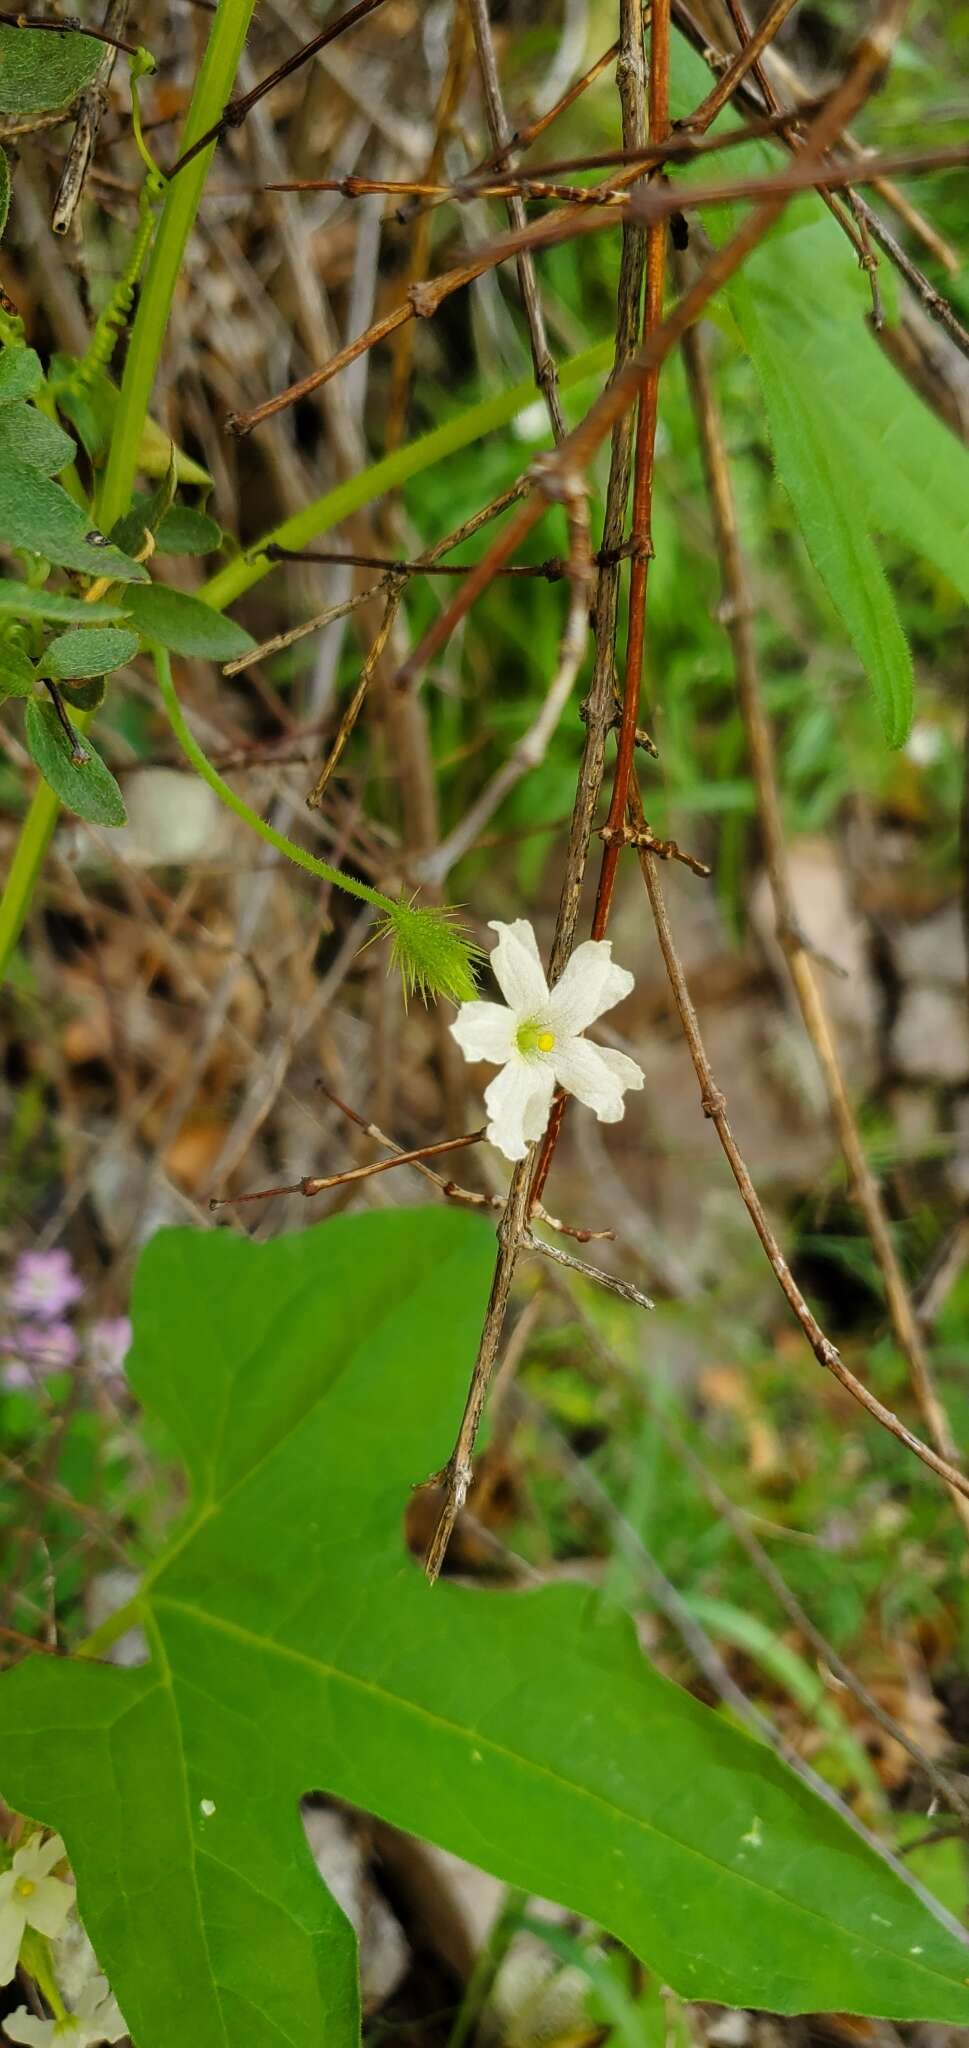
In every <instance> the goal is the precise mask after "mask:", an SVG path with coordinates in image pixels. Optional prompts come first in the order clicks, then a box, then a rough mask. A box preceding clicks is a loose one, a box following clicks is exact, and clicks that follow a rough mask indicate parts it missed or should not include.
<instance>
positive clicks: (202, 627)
mask: <svg viewBox="0 0 969 2048" xmlns="http://www.w3.org/2000/svg"><path fill="white" fill-rule="evenodd" d="M129 609H130V611H131V616H132V618H133V619H134V621H135V624H136V626H140V628H141V630H142V632H143V633H144V635H145V638H146V639H147V640H157V641H159V642H160V644H161V646H162V647H168V648H170V650H171V652H172V653H173V654H188V655H198V656H202V657H204V658H205V659H206V660H208V661H234V660H235V658H236V656H237V655H239V654H247V653H248V652H249V649H250V647H255V644H256V643H255V641H254V639H253V637H252V634H251V633H247V632H246V630H245V627H244V626H238V625H237V624H236V622H235V620H234V619H227V618H226V616H225V613H224V612H217V611H213V609H212V606H211V605H210V604H203V602H202V599H201V598H199V597H189V595H188V593H187V592H186V591H184V590H171V589H170V588H169V587H168V585H167V584H165V583H152V584H150V585H149V586H148V588H147V589H145V590H139V591H137V592H135V591H132V593H131V599H130V604H129Z"/></svg>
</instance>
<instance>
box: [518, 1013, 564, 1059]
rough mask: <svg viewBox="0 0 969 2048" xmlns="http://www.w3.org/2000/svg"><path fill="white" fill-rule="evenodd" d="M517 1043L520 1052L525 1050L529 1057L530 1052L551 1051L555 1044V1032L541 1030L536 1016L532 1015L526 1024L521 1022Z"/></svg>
mask: <svg viewBox="0 0 969 2048" xmlns="http://www.w3.org/2000/svg"><path fill="white" fill-rule="evenodd" d="M515 1043H516V1045H517V1047H518V1050H519V1052H523V1053H524V1054H525V1056H526V1058H527V1057H528V1054H529V1053H534V1052H551V1051H552V1048H553V1046H554V1044H555V1033H554V1031H540V1030H539V1027H538V1025H537V1024H536V1022H535V1019H534V1017H531V1018H529V1020H528V1022H527V1023H526V1024H519V1026H518V1030H517V1032H516V1034H515Z"/></svg>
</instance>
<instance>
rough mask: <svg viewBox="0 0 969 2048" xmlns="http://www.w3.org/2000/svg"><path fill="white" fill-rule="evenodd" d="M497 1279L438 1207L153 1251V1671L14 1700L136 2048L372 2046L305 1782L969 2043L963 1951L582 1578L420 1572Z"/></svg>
mask: <svg viewBox="0 0 969 2048" xmlns="http://www.w3.org/2000/svg"><path fill="white" fill-rule="evenodd" d="M493 1261H494V1238H493V1233H492V1232H491V1231H490V1230H489V1229H488V1227H487V1226H486V1225H485V1224H483V1223H482V1222H481V1221H480V1220H479V1219H477V1218H473V1217H469V1216H467V1215H464V1214H460V1213H456V1212H455V1211H453V1210H445V1209H436V1210H423V1211H420V1210H418V1211H415V1210H404V1211H397V1212H389V1213H379V1214H371V1215H366V1216H357V1217H345V1216H341V1217H337V1218H334V1219H332V1220H330V1221H328V1222H326V1223H324V1224H322V1225H321V1226H319V1227H318V1228H316V1229H312V1230H306V1231H302V1232H300V1233H298V1234H296V1235H293V1236H290V1237H281V1238H277V1239H276V1240H274V1241H273V1242H270V1243H268V1244H258V1243H255V1242H252V1241H250V1240H247V1239H244V1238H236V1237H233V1236H230V1235H229V1234H228V1233H225V1234H223V1233H203V1232H196V1231H187V1230H175V1231H164V1232H162V1233H160V1234H159V1235H158V1236H156V1237H155V1238H154V1239H153V1241H152V1242H151V1244H150V1245H149V1246H148V1248H147V1250H146V1252H145V1253H144V1254H143V1257H142V1261H141V1264H140V1267H139V1270H138V1274H137V1277H136V1283H135V1293H134V1321H135V1345H134V1351H133V1353H132V1356H131V1361H130V1374H131V1379H132V1383H133V1385H134V1388H135V1390H136V1392H137V1393H138V1394H139V1395H140V1397H141V1398H142V1400H143V1401H144V1403H145V1405H146V1407H147V1408H149V1409H150V1410H151V1411H152V1412H153V1414H154V1416H155V1417H156V1418H157V1420H159V1421H160V1422H162V1423H163V1424H165V1425H166V1426H167V1428H168V1430H169V1431H170V1432H171V1434H172V1436H173V1437H174V1439H175V1441H176V1443H177V1444H178V1446H179V1449H180V1452H181V1455H182V1457H183V1459H184V1461H185V1464H186V1467H187V1469H188V1472H189V1474H190V1478H191V1483H192V1507H191V1510H190V1513H189V1516H188V1519H187V1521H186V1522H185V1524H184V1525H183V1527H182V1529H181V1532H180V1534H179V1535H178V1536H177V1537H176V1538H175V1540H173V1542H172V1543H171V1544H170V1546H169V1548H168V1550H167V1551H166V1552H165V1554H164V1555H163V1556H162V1557H161V1558H160V1559H159V1561H158V1562H157V1563H156V1564H155V1566H154V1567H153V1568H152V1570H151V1571H150V1573H149V1575H148V1578H147V1580H146V1582H145V1585H144V1589H143V1594H142V1598H141V1602H140V1612H141V1615H142V1618H143V1620H144V1622H145V1624H146V1626H147V1629H148V1633H149V1638H150V1644H151V1661H150V1663H149V1664H148V1665H146V1666H144V1667H142V1668H140V1669H136V1670H119V1669H115V1668H111V1667H108V1666H98V1665H96V1664H94V1663H93V1662H85V1661H83V1660H80V1661H78V1660H74V1661H71V1660H63V1661H61V1660H55V1659H52V1658H37V1659H32V1660H30V1661H29V1662H27V1663H22V1664H20V1665H18V1666H17V1667H16V1668H15V1669H14V1670H13V1671H12V1672H10V1673H9V1674H8V1675H7V1676H6V1677H4V1678H3V1680H2V1681H0V1755H2V1758H3V1762H2V1766H0V1771H2V1791H3V1796H4V1798H5V1799H6V1800H7V1801H8V1802H10V1803H11V1804H12V1805H14V1806H15V1807H16V1808H17V1809H18V1810H19V1811H21V1812H25V1813H29V1814H31V1815H32V1816H34V1817H37V1818H41V1819H43V1820H44V1821H45V1822H47V1823H48V1824H49V1825H51V1826H56V1827H58V1828H59V1829H61V1831H62V1832H63V1834H64V1837H65V1840H66V1842H67V1846H68V1850H69V1853H70V1856H71V1860H72V1863H73V1865H74V1868H75V1872H76V1875H77V1880H78V1900H79V1906H80V1910H81V1913H82V1915H83V1917H84V1920H85V1923H86V1925H87V1926H88V1929H89V1931H90V1933H91V1936H92V1939H93V1941H94V1945H95V1948H96V1950H97V1953H98V1957H99V1960H100V1962H101V1964H102V1966H103V1967H104V1968H105V1970H106V1971H107V1972H108V1975H109V1977H110V1979H111V1982H112V1984H113V1986H114V1989H115V1991H116V1993H117V1995H118V1998H119V2000H120V2003H121V2006H122V2010H123V2011H124V2012H125V2014H126V2017H127V2020H128V2023H129V2025H130V2027H131V2030H132V2034H133V2037H134V2039H135V2040H136V2041H137V2042H138V2048H184V2044H185V2042H186V2041H187V2040H191V2041H202V2040H205V2041H212V2042H218V2043H227V2042H232V2043H235V2042H237V2041H242V2040H244V2041H245V2043H246V2048H280V2044H283V2043H285V2044H288V2048H319V2043H320V2042H321V2041H325V2042H326V2044H327V2048H353V2044H355V2043H356V2042H357V2041H358V2039H359V2035H358V2016H357V1986H356V1972H355V1967H354V1958H353V1948H352V1941H351V1937H350V1934H349V1930H348V1927H347V1924H346V1922H345V1921H344V1920H343V1917H342V1915H341V1914H340V1913H339V1911H338V1909H337V1908H336V1907H335V1906H334V1903H333V1901H332V1900H331V1899H330V1897H329V1895H328V1894H327V1892H326V1891H325V1890H324V1887H323V1886H322V1884H321V1883H320V1881H319V1878H318V1876H317V1873H316V1870H315V1868H314V1866H313V1862H312V1859H311V1857H310V1855H309V1852H308V1849H307V1846H306V1842H305V1838H304V1836H303V1833H302V1829H301V1826H300V1821H299V1815H298V1799H299V1796H300V1795H301V1794H302V1793H304V1792H307V1791H309V1790H312V1789H320V1790H323V1791H326V1792H329V1793H331V1794H332V1795H334V1796H335V1797H337V1798H340V1799H344V1800H348V1801H350V1802H351V1803H352V1804H354V1805H357V1806H360V1807H363V1808H364V1809H366V1810H368V1811H370V1812H373V1813H376V1814H378V1815H381V1816H382V1817H384V1818H385V1819H387V1820H388V1821H391V1822H393V1823H394V1824H395V1825H397V1826H399V1827H402V1828H405V1829H407V1830H409V1831H411V1832H414V1833H416V1834H419V1835H422V1836H424V1837H427V1838H429V1839H431V1840H433V1841H436V1842H439V1843H441V1844H443V1845H444V1846H445V1847H447V1848H450V1849H452V1850H454V1851H456V1852H457V1853H458V1854H460V1855H464V1856H467V1857H471V1858H472V1859H473V1860H474V1861H475V1862H477V1863H479V1864H483V1865H484V1866H485V1868H487V1869H490V1870H492V1871H494V1872H495V1873H496V1874H497V1875H498V1876H499V1877H501V1878H503V1879H504V1880H505V1881H506V1882H508V1883H510V1884H514V1885H516V1886H520V1887H521V1888H522V1889H523V1890H524V1891H526V1892H535V1893H539V1894H541V1895H544V1896H546V1897H550V1898H554V1899H558V1900H561V1901H562V1902H563V1903H564V1904H566V1905H568V1906H569V1907H570V1908H571V1909H572V1910H573V1911H575V1912H577V1913H580V1914H582V1915H585V1916H588V1917H590V1918H591V1919H593V1920H595V1921H596V1922H598V1923H599V1924H600V1925H603V1926H605V1927H606V1928H608V1929H610V1930H611V1931H612V1932H613V1933H615V1934H616V1935H618V1936H619V1937H620V1938H621V1939H622V1940H623V1941H625V1942H626V1943H627V1944H628V1945H629V1946H630V1947H631V1948H632V1949H633V1950H634V1951H635V1952H636V1953H637V1954H639V1955H640V1956H642V1957H643V1958H644V1960H645V1961H646V1962H647V1963H648V1964H649V1966H650V1968H651V1969H652V1970H654V1971H655V1972H656V1975H657V1978H658V1981H660V1982H661V1983H667V1984H670V1985H672V1986H673V1987H674V1988H675V1989H676V1990H678V1991H679V1992H681V1993H683V1994H685V1995H687V1996H689V1997H691V1998H696V1999H712V2000H716V2001H722V2002H725V2003H727V2004H730V2005H753V2006H762V2007H766V2008H768V2009H769V2010H771V2011H774V2012H792V2011H804V2010H822V2011H830V2010H835V2011H842V2012H856V2013H857V2012H861V2013H877V2014H891V2015H892V2016H894V2017H896V2018H914V2017H921V2018H934V2019H940V2020H944V2021H947V2022H950V2023H952V2024H965V2023H966V2022H967V2021H969V1949H967V1947H966V1944H965V1941H964V1938H963V1937H962V1936H961V1933H960V1930H959V1928H958V1926H956V1925H954V1924H953V1923H949V1922H947V1921H946V1920H945V1916H944V1915H943V1914H942V1913H941V1909H940V1910H939V1917H936V1916H935V1914H934V1913H933V1911H932V1910H930V1907H929V1905H928V1904H927V1903H924V1902H923V1900H922V1899H921V1898H920V1897H919V1896H918V1894H917V1892H916V1891H915V1890H914V1889H913V1888H911V1887H910V1886H908V1885H906V1883H905V1882H904V1880H903V1878H902V1877H901V1876H900V1875H898V1874H896V1872H895V1871H894V1870H893V1869H892V1868H891V1867H889V1866H888V1865H887V1864H886V1863H885V1862H884V1861H882V1860H881V1859H880V1858H879V1857H878V1856H877V1855H876V1854H875V1853H874V1852H873V1851H872V1850H871V1848H869V1847H868V1846H867V1845H866V1843H865V1842H864V1841H862V1840H861V1839H860V1838H859V1837H858V1835H856V1834H855V1833H854V1832H853V1831H852V1830H851V1829H850V1828H849V1827H848V1826H847V1825H846V1823H845V1822H844V1821H843V1820H842V1819H841V1818H840V1817H839V1816H838V1815H837V1814H836V1813H834V1812H833V1811H832V1810H831V1809H830V1808H829V1807H827V1806H826V1805H824V1804H822V1803H821V1802H820V1801H819V1800H818V1799H816V1798H815V1797H814V1795H813V1794H812V1793H811V1792H810V1791H809V1790H808V1789H807V1788H806V1787H805V1786H804V1785H803V1783H802V1782H801V1781H800V1780H799V1779H797V1778H795V1777H794V1776H793V1774H792V1773H791V1772H790V1771H789V1770H788V1769H787V1768H786V1767H785V1766H784V1765H783V1764H782V1763H781V1762H780V1761H779V1760H778V1758H777V1757H776V1756H774V1755H773V1753H772V1752H770V1751H769V1750H767V1749H766V1748H764V1747H761V1746H760V1745H759V1744H757V1743H755V1742H753V1741H751V1740H750V1738H749V1737H747V1736H746V1735H743V1734H741V1733H739V1732H738V1731H737V1730H736V1729H735V1728H733V1727H731V1726H730V1725H729V1724H728V1723H727V1722H726V1721H724V1720H723V1719H722V1718H721V1717H720V1716H718V1715H717V1714H714V1713H712V1712H710V1710H709V1709H707V1708H705V1707H703V1706H701V1705H700V1704H699V1703H698V1702H697V1701H695V1700H694V1699H692V1698H691V1697H690V1696H689V1695H688V1694H686V1693H684V1692H682V1691H681V1690H680V1689H679V1688H678V1687H677V1686H675V1685H673V1684H671V1683H670V1681H669V1680H667V1679H665V1678H663V1677H661V1676H660V1675H659V1674H658V1673H657V1672H656V1671H655V1670H654V1669H653V1668H652V1667H651V1666H650V1664H649V1663H648V1662H647V1660H646V1659H645V1657H644V1656H643V1655H642V1653H641V1651H640V1649H639V1647H638V1644H637V1641H636V1637H635V1633H634V1630H633V1628H632V1625H631V1623H630V1622H629V1620H628V1619H627V1618H625V1617H623V1616H621V1615H618V1614H617V1612H616V1610H615V1609H614V1608H612V1607H607V1606H606V1605H605V1604H604V1603H603V1602H602V1601H601V1599H600V1598H599V1597H598V1596H597V1595H596V1594H594V1593H590V1592H588V1591H586V1590H584V1589H582V1588H580V1587H577V1586H562V1585H559V1586H554V1587H548V1588H545V1589H543V1590H541V1591H538V1592H528V1593H517V1592H516V1593H496V1592H481V1591H472V1590H470V1589H469V1588H467V1587H463V1586H460V1585H453V1584H452V1585H449V1584H447V1583H443V1584H441V1585H439V1586H438V1587H437V1588H435V1589H434V1590H433V1591H432V1590H431V1589H430V1588H429V1587H428V1586H427V1585H426V1583H425V1581H424V1578H423V1575H422V1572H421V1570H420V1567H419V1566H418V1564H417V1563H416V1562H415V1561H414V1559H413V1558H411V1557H410V1556H409V1555H408V1553H407V1550H406V1547H405V1543H404V1538H403V1529H402V1516H403V1509H404V1504H405V1502H406V1499H407V1496H408V1493H409V1490H410V1487H411V1485H412V1484H413V1482H414V1480H415V1479H419V1478H420V1477H421V1476H422V1475H423V1474H424V1473H425V1472H427V1471H429V1470H430V1469H432V1467H434V1466H435V1465H438V1464H439V1463H440V1459H441V1454H442V1450H443V1449H444V1448H446V1446H447V1444H448V1442H449V1441H450V1439H451V1436H452V1434H453V1431H454V1428H455V1425H456V1422H457V1418H458V1416H459V1415H460V1412H461V1408H462V1405H463V1401H464V1396H465V1389H466V1383H467V1373H468V1364H469V1360H470V1359H471V1358H472V1356H473V1353H474V1348H475V1343H476V1339H477V1334H478V1331H479V1329H480V1322H481V1316H482V1313H483V1310H484V1305H485V1301H486V1298H487V1294H488V1288H489V1282H490V1278H491V1273H492V1268H493Z"/></svg>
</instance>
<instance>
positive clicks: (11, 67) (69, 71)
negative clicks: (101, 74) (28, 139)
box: [0, 26, 103, 114]
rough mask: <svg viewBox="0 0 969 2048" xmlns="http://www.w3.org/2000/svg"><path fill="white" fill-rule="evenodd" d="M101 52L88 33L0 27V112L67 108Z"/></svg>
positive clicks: (15, 112) (94, 68)
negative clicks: (77, 33)
mask: <svg viewBox="0 0 969 2048" xmlns="http://www.w3.org/2000/svg"><path fill="white" fill-rule="evenodd" d="M102 55H103V50H102V47H101V44H100V43H99V42H97V41H96V40H95V38H94V37H93V36H84V35H71V34H67V35H54V34H52V33H49V32H48V31H47V30H46V29H39V28H7V27H3V26H0V114H41V113H44V112H46V111H47V109H48V108H50V107H66V106H68V105H69V104H70V102H71V100H74V99H76V98H77V95H78V93H79V92H83V90H84V87H85V86H86V85H89V84H90V82H91V79H92V78H93V77H94V74H95V72H96V70H97V68H98V65H99V64H100V62H101V58H102Z"/></svg>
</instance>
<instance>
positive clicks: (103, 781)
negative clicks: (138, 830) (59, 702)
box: [27, 697, 128, 825]
mask: <svg viewBox="0 0 969 2048" xmlns="http://www.w3.org/2000/svg"><path fill="white" fill-rule="evenodd" d="M82 744H83V747H84V752H85V754H86V755H87V759H86V760H85V761H84V762H83V763H80V762H77V761H75V760H74V759H73V758H72V755H71V750H70V747H69V745H68V742H67V736H66V734H65V732H64V731H63V728H62V726H61V724H60V721H59V720H58V717H57V713H56V711H55V710H54V706H53V704H44V703H42V702H41V699H40V698H39V697H31V699H30V701H29V703H28V705H27V746H28V748H29V750H30V756H31V759H32V760H33V761H35V762H36V765H37V767H38V768H39V769H40V772H41V774H42V776H43V777H44V781H45V782H49V783H50V786H51V789H52V790H53V791H54V794H55V796H59V797H60V800H61V803H62V804H66V806H67V809H68V810H69V811H74V812H75V813H76V815H77V816H78V817H79V818H86V819H87V822H88V824H89V825H123V824H124V823H125V822H126V819H127V815H128V814H127V812H126V810H125V807H124V798H123V797H122V794H121V791H120V789H119V788H118V785H117V783H116V781H115V779H114V776H113V775H112V773H111V770H110V768H108V767H107V765H106V764H105V762H104V761H102V759H101V756H100V754H99V753H98V752H97V749H96V748H95V747H93V746H92V744H91V741H90V740H89V739H88V738H87V736H86V735H85V738H84V740H83V742H82Z"/></svg>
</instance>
